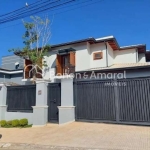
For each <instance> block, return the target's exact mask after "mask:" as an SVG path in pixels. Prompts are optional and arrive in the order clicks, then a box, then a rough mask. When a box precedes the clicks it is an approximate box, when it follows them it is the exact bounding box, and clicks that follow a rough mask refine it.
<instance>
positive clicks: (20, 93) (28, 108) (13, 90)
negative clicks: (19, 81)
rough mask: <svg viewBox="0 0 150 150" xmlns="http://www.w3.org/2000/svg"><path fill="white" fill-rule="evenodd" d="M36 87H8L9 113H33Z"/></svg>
mask: <svg viewBox="0 0 150 150" xmlns="http://www.w3.org/2000/svg"><path fill="white" fill-rule="evenodd" d="M35 102H36V85H22V86H7V102H6V103H7V111H9V112H17V111H18V112H33V109H32V106H35Z"/></svg>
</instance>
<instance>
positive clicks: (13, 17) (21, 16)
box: [0, 0, 76, 24]
mask: <svg viewBox="0 0 150 150" xmlns="http://www.w3.org/2000/svg"><path fill="white" fill-rule="evenodd" d="M63 1H64V0H63ZM73 1H76V0H69V1H66V2H63V3H60V4H58V5H54V6H51V7H47V8H46V9H42V10H40V9H41V8H44V6H45V5H44V6H41V7H38V8H35V9H33V10H30V11H27V12H25V13H21V14H17V15H16V16H10V17H9V18H2V19H1V21H0V24H2V23H6V22H10V21H13V20H17V19H20V18H23V17H26V16H30V15H33V14H36V13H39V12H42V11H45V10H47V9H53V8H55V7H60V6H62V5H66V4H68V3H71V2H73ZM57 2H58V1H57ZM59 2H61V0H59ZM52 3H54V4H55V3H56V1H55V2H52ZM52 3H51V4H52ZM46 6H47V4H46ZM38 9H39V10H38ZM33 11H35V12H33Z"/></svg>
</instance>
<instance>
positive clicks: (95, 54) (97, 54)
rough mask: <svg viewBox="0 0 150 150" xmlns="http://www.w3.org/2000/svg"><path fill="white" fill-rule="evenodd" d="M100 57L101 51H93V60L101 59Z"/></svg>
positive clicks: (101, 56)
mask: <svg viewBox="0 0 150 150" xmlns="http://www.w3.org/2000/svg"><path fill="white" fill-rule="evenodd" d="M102 58H103V52H96V53H93V60H97V59H102Z"/></svg>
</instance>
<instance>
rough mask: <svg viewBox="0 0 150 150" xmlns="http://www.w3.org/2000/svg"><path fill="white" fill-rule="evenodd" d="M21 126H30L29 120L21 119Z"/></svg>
mask: <svg viewBox="0 0 150 150" xmlns="http://www.w3.org/2000/svg"><path fill="white" fill-rule="evenodd" d="M19 124H20V126H26V125H28V119H25V118H24V119H21V120H19Z"/></svg>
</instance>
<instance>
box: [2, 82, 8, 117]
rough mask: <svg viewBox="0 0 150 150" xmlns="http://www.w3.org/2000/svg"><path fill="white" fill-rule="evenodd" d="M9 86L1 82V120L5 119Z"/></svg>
mask: <svg viewBox="0 0 150 150" xmlns="http://www.w3.org/2000/svg"><path fill="white" fill-rule="evenodd" d="M6 97H7V87H6V86H5V85H4V84H0V120H3V119H5V112H6V111H7V106H6Z"/></svg>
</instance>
